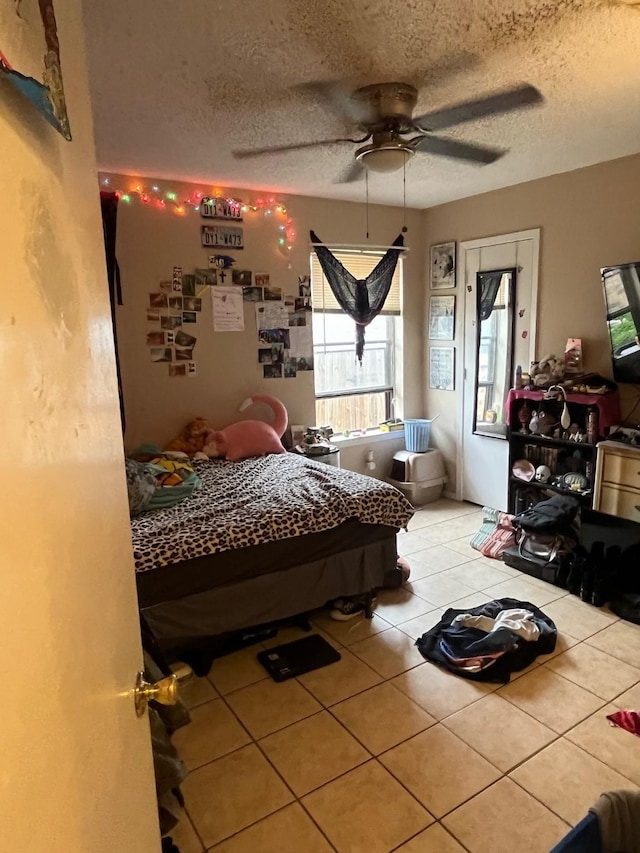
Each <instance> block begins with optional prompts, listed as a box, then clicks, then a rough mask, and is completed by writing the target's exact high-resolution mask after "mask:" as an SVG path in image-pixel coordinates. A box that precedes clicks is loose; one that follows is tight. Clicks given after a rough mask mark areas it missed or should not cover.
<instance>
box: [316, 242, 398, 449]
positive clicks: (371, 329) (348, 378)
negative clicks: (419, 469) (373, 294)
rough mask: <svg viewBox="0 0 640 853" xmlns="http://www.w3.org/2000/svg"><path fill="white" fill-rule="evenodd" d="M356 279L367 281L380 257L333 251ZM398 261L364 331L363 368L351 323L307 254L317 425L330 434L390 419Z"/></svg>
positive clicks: (375, 424) (396, 311)
mask: <svg viewBox="0 0 640 853" xmlns="http://www.w3.org/2000/svg"><path fill="white" fill-rule="evenodd" d="M334 254H335V256H336V258H338V259H339V260H340V261H341V263H343V264H344V265H345V267H346V268H347V269H348V270H349V271H350V272H351V273H352V274H353V275H354V276H356V278H359V279H362V278H366V277H367V275H368V274H369V273H370V272H371V270H372V269H373V268H374V267H375V265H376V264H377V263H378V261H379V260H380V257H381V254H382V253H374V252H357V251H342V252H335V253H334ZM401 294H402V258H400V260H399V261H398V266H397V267H396V271H395V274H394V277H393V281H392V284H391V290H390V291H389V295H388V296H387V300H386V302H385V307H384V309H383V311H382V312H381V313H380V314H379V315H378V316H377V317H376V318H375V320H373V321H372V322H371V323H370V324H369V325H368V326H367V328H366V333H365V335H366V340H365V349H364V357H363V359H362V365H360V364H359V362H358V360H357V359H356V355H355V323H354V321H353V320H352V319H351V318H350V317H348V316H347V315H346V314H345V313H344V311H342V309H341V308H340V306H339V305H338V303H337V301H336V299H335V297H334V295H333V293H332V291H331V288H330V287H329V283H328V282H327V280H326V278H325V277H324V274H323V272H322V268H321V267H320V263H319V262H318V259H317V257H316V255H315V253H314V254H312V255H311V295H312V306H313V360H314V371H315V373H314V376H315V391H316V423H317V425H318V426H321V425H325V424H329V425H331V427H332V428H333V430H334V432H343V431H344V430H354V429H365V428H367V427H372V426H378V424H380V423H381V422H382V421H384V420H387V419H388V418H391V417H393V398H394V390H395V370H394V350H395V343H396V323H397V322H399V319H400V313H401Z"/></svg>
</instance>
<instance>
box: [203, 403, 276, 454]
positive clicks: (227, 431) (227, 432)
mask: <svg viewBox="0 0 640 853" xmlns="http://www.w3.org/2000/svg"><path fill="white" fill-rule="evenodd" d="M253 403H266V404H267V405H268V406H270V407H271V409H272V410H273V414H274V420H273V425H270V424H267V423H265V422H264V421H238V423H235V424H230V425H229V426H228V427H225V428H224V429H221V430H212V431H210V432H209V433H207V435H206V437H205V445H204V448H203V453H205V454H206V455H207V456H209V457H214V458H215V457H218V458H225V457H226V458H227V459H229V460H230V461H231V462H237V461H238V460H239V459H247V458H248V457H249V456H265V455H266V454H267V453H285V449H284V447H283V446H282V442H281V441H280V438H281V436H282V435H284V431H285V430H286V428H287V423H288V420H289V418H288V415H287V410H286V409H285V407H284V405H283V404H282V403H281V402H280V400H278V399H276V398H275V397H270V396H269V395H267V394H256V395H255V396H254V397H248V398H247V399H246V400H245V401H244V403H243V404H242V405H241V406H240V411H241V412H243V411H244V410H245V409H248V408H249V406H251V405H253Z"/></svg>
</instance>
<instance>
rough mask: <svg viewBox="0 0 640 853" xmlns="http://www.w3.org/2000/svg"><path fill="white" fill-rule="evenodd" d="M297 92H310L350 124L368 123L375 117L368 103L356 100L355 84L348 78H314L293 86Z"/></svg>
mask: <svg viewBox="0 0 640 853" xmlns="http://www.w3.org/2000/svg"><path fill="white" fill-rule="evenodd" d="M293 88H294V90H295V91H297V92H303V93H304V94H310V95H312V96H313V97H314V99H315V100H317V101H320V102H321V103H324V104H325V105H326V106H328V107H329V109H330V110H331V111H332V112H334V113H337V115H338V116H339V117H340V118H341V119H342V120H343V121H345V122H346V123H347V124H349V125H353V124H366V122H367V121H368V120H371V119H372V118H373V112H372V110H371V108H370V107H369V105H368V104H363V103H360V102H358V101H354V100H353V98H352V95H353V90H354V86H353V84H351V83H349V81H348V80H312V81H311V82H309V83H301V84H300V85H298V86H294V87H293Z"/></svg>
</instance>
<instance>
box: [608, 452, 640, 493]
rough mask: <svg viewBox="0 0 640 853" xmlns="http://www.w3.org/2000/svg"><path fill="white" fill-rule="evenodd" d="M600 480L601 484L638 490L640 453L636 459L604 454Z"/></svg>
mask: <svg viewBox="0 0 640 853" xmlns="http://www.w3.org/2000/svg"><path fill="white" fill-rule="evenodd" d="M602 480H603V484H604V483H616V484H619V485H620V486H631V487H632V488H633V489H640V453H639V454H638V456H637V458H636V457H634V456H622V455H618V454H617V453H606V454H605V457H604V465H603V467H602Z"/></svg>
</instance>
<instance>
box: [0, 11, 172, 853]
mask: <svg viewBox="0 0 640 853" xmlns="http://www.w3.org/2000/svg"><path fill="white" fill-rule="evenodd" d="M1 6H2V8H1V9H0V43H1V44H2V50H3V51H9V54H10V57H9V56H8V57H7V58H8V59H10V61H11V62H12V64H14V66H15V67H16V69H19V68H20V66H21V60H22V59H25V58H28V57H26V51H27V50H28V48H29V37H28V36H29V32H30V29H29V28H33V26H34V24H33V21H34V18H33V15H34V13H35V12H37V11H38V3H37V2H36V0H29V2H23V3H22V4H21V8H20V10H19V11H20V17H19V18H16V17H15V13H16V10H17V6H18V4H15V3H9V2H6V3H2V4H1ZM56 12H57V18H58V35H59V39H60V53H61V57H62V69H63V79H64V85H65V91H66V97H67V106H68V112H69V117H70V122H71V132H72V134H73V141H72V142H67V141H65V140H64V139H63V138H62V137H61V136H60V135H59V134H58V133H56V132H55V131H54V130H53V129H52V128H51V127H50V126H49V125H48V124H47V123H46V122H45V120H44V118H43V117H42V116H41V115H40V114H39V113H38V112H37V111H36V110H35V108H34V107H33V106H32V105H30V104H29V103H28V102H27V101H26V100H23V99H22V98H20V97H18V96H17V94H15V95H14V94H13V93H12V91H11V88H10V86H9V85H8V84H7V83H6V82H5V81H4V80H3V81H1V82H2V83H3V84H4V85H3V86H2V87H0V139H1V140H2V145H1V147H2V155H1V156H0V185H1V186H2V194H3V199H4V202H3V203H2V205H0V245H1V246H2V253H1V254H2V286H1V287H0V377H1V379H0V381H1V387H2V419H1V425H0V448H1V453H2V489H1V490H0V542H1V543H2V545H1V548H0V564H1V567H2V572H1V579H0V623H1V625H2V654H1V661H2V663H1V667H0V669H1V672H2V684H3V686H4V687H3V701H2V734H1V735H0V743H1V744H2V747H1V750H0V752H1V756H0V814H1V815H2V821H1V827H0V836H1V839H2V840H1V841H0V848H1V849H2V850H6V851H14V853H43V851H47V853H62V851H64V853H116V851H117V853H133V851H137V853H153V851H157V850H159V849H160V839H159V830H158V819H157V805H156V801H155V788H154V779H153V763H152V755H151V746H150V737H149V723H148V717H143V718H140V719H138V718H137V717H136V714H135V710H134V703H133V698H132V695H131V690H132V688H133V685H134V680H135V676H136V672H137V670H138V669H140V668H141V663H142V655H141V648H140V634H139V627H138V621H137V609H136V596H135V583H134V573H133V559H132V549H131V541H130V533H129V524H128V506H127V494H126V484H125V477H124V469H123V450H122V438H121V430H120V423H119V421H120V418H119V411H118V395H117V386H116V374H115V367H114V350H113V338H112V333H111V317H110V309H109V297H108V291H107V286H106V273H105V259H104V246H103V240H102V225H101V220H100V208H99V201H98V193H97V179H96V166H95V156H94V149H93V128H92V123H91V114H90V101H89V92H88V86H87V81H86V74H85V57H84V51H83V42H84V34H83V32H82V26H81V20H82V16H81V9H80V4H79V2H78V0H65V2H63V3H57V4H56ZM42 55H43V54H40V55H39V61H40V63H41V61H42ZM23 67H25V68H27V67H29V66H28V63H27V64H26V65H24V66H23ZM33 67H35V68H36V69H37V68H39V65H37V64H36V65H35V66H33Z"/></svg>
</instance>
